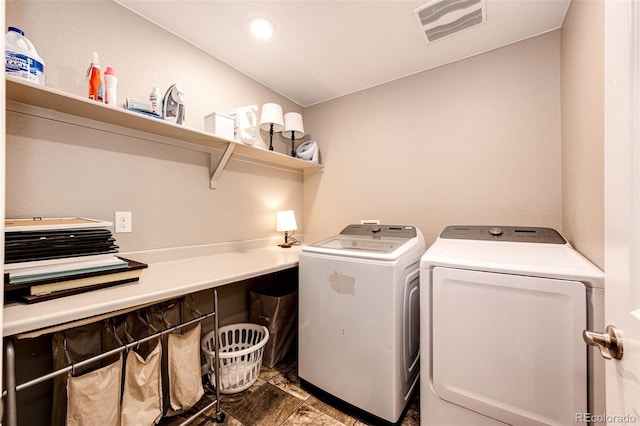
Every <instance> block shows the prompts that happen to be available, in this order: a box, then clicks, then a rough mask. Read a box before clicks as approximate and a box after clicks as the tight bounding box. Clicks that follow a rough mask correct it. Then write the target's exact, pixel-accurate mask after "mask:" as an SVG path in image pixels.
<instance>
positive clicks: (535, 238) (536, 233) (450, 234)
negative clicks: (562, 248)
mask: <svg viewBox="0 0 640 426" xmlns="http://www.w3.org/2000/svg"><path fill="white" fill-rule="evenodd" d="M440 238H448V239H459V240H484V241H510V242H521V243H545V244H566V243H567V241H566V240H565V239H564V238H563V237H562V235H560V233H559V232H558V231H556V230H555V229H552V228H538V227H527V226H447V227H446V228H445V229H444V230H443V231H442V232H441V233H440Z"/></svg>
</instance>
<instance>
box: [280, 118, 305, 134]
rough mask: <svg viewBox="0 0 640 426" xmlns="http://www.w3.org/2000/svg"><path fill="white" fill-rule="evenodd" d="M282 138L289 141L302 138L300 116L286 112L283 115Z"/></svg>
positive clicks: (302, 131)
mask: <svg viewBox="0 0 640 426" xmlns="http://www.w3.org/2000/svg"><path fill="white" fill-rule="evenodd" d="M282 136H284V137H285V138H290V139H299V138H301V137H303V136H304V125H303V124H302V115H300V114H299V113H297V112H288V113H286V114H285V115H284V130H283V131H282Z"/></svg>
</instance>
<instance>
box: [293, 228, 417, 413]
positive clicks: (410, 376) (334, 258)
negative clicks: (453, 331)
mask: <svg viewBox="0 0 640 426" xmlns="http://www.w3.org/2000/svg"><path fill="white" fill-rule="evenodd" d="M425 249H426V246H425V242H424V237H423V236H422V233H421V232H420V230H418V229H417V228H416V227H414V226H406V225H401V226H391V225H349V226H347V227H346V228H345V229H344V230H343V231H342V232H341V233H340V234H338V235H336V236H334V237H331V238H329V239H326V240H324V241H320V242H318V243H315V244H310V245H308V246H304V247H303V248H302V250H301V253H300V269H299V271H300V272H299V275H300V280H299V290H298V294H299V349H298V375H299V376H300V378H301V379H303V380H304V381H306V382H308V383H310V384H312V385H314V386H316V387H318V388H320V389H322V390H324V391H326V392H328V393H329V394H331V395H333V396H335V397H337V398H340V399H342V400H343V401H346V402H348V403H349V404H351V405H353V406H355V407H358V408H360V409H362V410H364V411H366V412H369V413H371V414H373V415H375V416H377V417H380V418H382V419H384V420H386V421H390V422H395V421H397V420H398V418H399V417H400V415H401V414H402V411H403V409H404V408H405V406H406V405H407V402H408V400H409V397H410V396H411V393H412V391H413V389H414V388H415V386H416V384H417V382H418V373H419V367H420V362H419V354H420V347H419V337H420V331H419V324H420V318H419V317H420V315H419V304H420V296H419V282H420V281H419V275H420V269H419V265H420V257H421V256H422V254H423V253H424V251H425Z"/></svg>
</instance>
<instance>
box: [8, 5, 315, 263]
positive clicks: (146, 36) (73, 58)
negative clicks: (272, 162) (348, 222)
mask: <svg viewBox="0 0 640 426" xmlns="http://www.w3.org/2000/svg"><path fill="white" fill-rule="evenodd" d="M6 11H7V15H6V25H12V26H17V27H19V28H21V29H23V30H24V31H25V33H26V36H27V37H28V38H29V39H30V40H31V41H32V42H33V43H34V44H35V46H36V48H37V50H38V53H39V55H40V56H41V57H43V58H44V60H45V63H46V85H47V86H49V87H53V88H56V89H60V90H63V91H65V92H68V93H71V94H76V95H79V96H86V91H87V81H86V79H85V73H86V70H87V67H88V65H89V63H90V62H91V54H92V52H93V51H97V52H98V53H99V55H100V60H101V65H102V67H103V70H104V69H105V68H106V66H112V67H114V68H115V69H116V72H117V73H118V77H119V82H118V99H119V103H122V102H124V99H125V97H133V98H138V99H148V96H149V92H150V91H151V88H152V87H153V86H159V87H160V88H161V90H163V91H164V90H166V89H167V88H168V87H169V86H170V85H171V84H173V83H178V84H180V86H181V87H182V89H183V91H184V93H185V97H186V119H187V125H188V126H190V127H194V128H196V129H202V128H203V117H204V115H206V114H208V113H211V112H213V111H218V112H227V111H229V110H230V109H232V108H234V107H237V106H243V105H249V104H257V105H262V104H263V103H265V102H277V103H279V104H281V105H283V108H284V109H285V111H301V110H302V108H300V107H299V106H298V105H296V104H294V103H293V102H291V101H289V100H287V99H286V98H283V97H282V96H280V95H278V94H276V93H275V92H273V91H271V90H269V89H267V88H266V87H264V86H262V85H260V84H259V83H257V82H255V81H253V80H251V79H249V78H248V77H246V76H245V75H243V74H241V73H239V72H237V71H235V70H233V69H231V68H230V67H228V66H227V65H225V64H223V63H221V62H220V61H218V60H216V59H214V58H212V57H211V56H209V55H207V54H205V53H204V52H202V51H201V50H199V49H197V48H195V47H193V46H192V45H190V44H188V43H186V42H184V41H183V40H181V39H178V38H176V37H175V36H173V35H172V34H170V33H168V32H166V31H164V30H162V29H160V28H159V27H157V26H155V25H153V24H151V23H149V22H148V21H146V20H144V19H142V18H140V17H139V16H138V15H136V14H134V13H132V12H130V11H129V10H127V9H125V8H123V7H122V6H120V5H118V4H117V3H115V2H113V1H110V0H109V1H55V2H48V1H8V2H7V4H6ZM263 136H266V133H263ZM274 145H275V148H276V150H277V151H280V152H285V153H286V152H288V149H289V145H288V143H287V141H286V140H284V139H280V137H279V136H276V141H275V143H274ZM208 174H209V156H208V154H206V153H202V152H197V151H192V150H187V149H182V148H177V147H173V146H169V145H162V144H158V143H152V142H149V141H145V140H143V139H138V138H134V137H124V136H119V135H116V134H113V133H110V132H108V131H97V130H92V129H89V128H86V127H83V126H74V125H69V124H62V123H58V122H55V121H51V120H44V119H40V118H33V117H29V116H26V115H22V114H16V113H12V112H10V113H8V115H7V189H6V213H7V217H32V216H43V217H46V216H75V215H80V216H87V217H94V218H98V219H103V220H113V214H114V212H115V211H131V212H132V213H133V233H131V234H116V237H117V241H118V243H119V245H120V247H121V250H122V251H131V250H140V249H151V248H161V247H178V246H185V245H195V244H207V243H216V242H223V241H237V240H249V239H260V238H269V237H277V236H278V234H277V233H276V232H275V211H276V210H278V209H281V208H287V209H294V210H295V211H296V214H297V216H298V222H299V224H300V226H301V227H302V226H303V225H304V223H303V215H302V191H303V177H302V174H301V173H298V172H293V171H287V170H277V169H273V168H270V167H266V166H258V165H255V164H249V163H246V162H242V161H235V160H232V161H231V163H230V164H229V166H228V168H227V170H226V171H225V172H224V173H223V175H222V177H221V179H220V181H219V182H218V189H216V190H210V189H209V177H208Z"/></svg>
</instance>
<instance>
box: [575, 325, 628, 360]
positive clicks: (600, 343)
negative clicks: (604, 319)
mask: <svg viewBox="0 0 640 426" xmlns="http://www.w3.org/2000/svg"><path fill="white" fill-rule="evenodd" d="M582 338H583V339H584V341H585V342H586V343H587V344H589V345H593V346H597V347H598V349H600V355H602V357H603V358H604V359H612V358H614V359H622V355H623V353H624V351H623V350H622V336H621V335H620V332H619V331H618V330H617V329H616V327H615V325H608V326H607V327H606V328H605V330H604V333H596V332H595V331H589V330H584V331H583V332H582Z"/></svg>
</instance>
